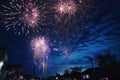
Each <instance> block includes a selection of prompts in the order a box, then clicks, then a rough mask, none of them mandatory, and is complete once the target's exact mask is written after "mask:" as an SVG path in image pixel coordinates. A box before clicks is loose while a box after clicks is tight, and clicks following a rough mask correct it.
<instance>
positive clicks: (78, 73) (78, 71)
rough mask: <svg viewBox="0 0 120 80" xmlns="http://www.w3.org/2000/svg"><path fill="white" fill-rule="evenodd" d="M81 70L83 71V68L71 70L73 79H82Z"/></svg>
mask: <svg viewBox="0 0 120 80" xmlns="http://www.w3.org/2000/svg"><path fill="white" fill-rule="evenodd" d="M81 70H82V67H73V68H71V72H70V74H71V77H72V79H74V78H75V79H77V80H79V79H81Z"/></svg>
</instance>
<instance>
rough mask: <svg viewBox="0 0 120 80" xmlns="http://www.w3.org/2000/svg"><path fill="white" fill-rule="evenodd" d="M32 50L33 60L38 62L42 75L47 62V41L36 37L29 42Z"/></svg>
mask: <svg viewBox="0 0 120 80" xmlns="http://www.w3.org/2000/svg"><path fill="white" fill-rule="evenodd" d="M31 46H32V50H33V51H34V60H35V61H37V60H39V62H40V63H39V64H41V66H42V69H43V73H44V72H45V71H46V70H47V61H48V56H49V54H48V53H49V46H48V41H47V40H46V39H45V37H38V38H36V39H33V40H32V41H31Z"/></svg>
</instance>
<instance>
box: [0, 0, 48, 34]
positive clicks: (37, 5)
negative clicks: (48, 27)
mask: <svg viewBox="0 0 120 80" xmlns="http://www.w3.org/2000/svg"><path fill="white" fill-rule="evenodd" d="M1 7H2V8H3V9H2V10H0V16H2V17H3V20H2V22H3V23H4V24H5V27H6V28H7V30H10V29H11V30H14V31H15V33H16V34H21V33H24V34H29V33H30V32H31V31H32V32H36V31H38V30H40V29H41V28H40V27H39V26H40V25H44V24H46V23H45V18H46V13H47V11H45V8H46V4H43V3H42V2H39V1H38V0H34V1H33V0H12V1H10V2H9V4H8V5H1Z"/></svg>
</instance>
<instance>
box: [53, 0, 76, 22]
mask: <svg viewBox="0 0 120 80" xmlns="http://www.w3.org/2000/svg"><path fill="white" fill-rule="evenodd" d="M53 9H54V10H55V13H56V14H57V15H55V17H56V18H62V17H65V16H67V17H68V18H71V17H72V16H73V15H75V13H76V11H77V6H76V3H75V1H73V0H60V1H58V2H57V4H56V5H55V6H54V7H53ZM57 20H60V19H57Z"/></svg>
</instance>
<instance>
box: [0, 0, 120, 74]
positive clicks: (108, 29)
mask: <svg viewBox="0 0 120 80" xmlns="http://www.w3.org/2000/svg"><path fill="white" fill-rule="evenodd" d="M0 1H1V0H0ZM0 3H1V2H0ZM119 5H120V0H97V1H95V3H94V6H95V9H94V11H93V13H91V14H90V15H89V19H88V20H87V22H85V24H84V25H82V26H81V25H80V24H79V25H77V27H79V28H80V31H79V33H77V34H74V35H73V34H72V33H71V32H70V31H69V32H68V33H66V34H69V35H72V37H67V38H66V37H65V36H64V35H63V34H61V33H64V32H62V31H61V33H59V34H54V31H53V30H54V26H53V25H48V26H47V27H49V28H50V29H49V30H48V32H47V30H46V31H45V32H44V31H43V32H42V33H41V32H39V33H32V34H30V35H28V36H24V35H16V34H14V31H12V30H10V31H7V30H6V29H5V28H4V26H3V24H2V23H0V47H7V48H8V59H9V61H8V63H9V64H21V65H23V71H24V73H27V74H33V66H34V63H33V62H34V61H33V51H32V50H31V45H30V41H31V39H33V38H34V37H36V36H41V35H42V36H46V37H48V39H49V42H50V43H51V52H50V53H49V60H48V71H47V75H48V76H49V75H54V74H56V73H57V72H58V73H63V71H64V70H65V69H69V68H71V67H75V66H82V67H83V70H85V69H87V68H90V67H91V64H90V62H89V61H88V59H86V58H85V56H90V57H92V58H93V60H94V65H95V66H97V63H96V60H95V55H96V54H101V53H104V52H105V51H107V50H110V51H111V53H112V54H115V55H116V57H117V60H118V61H119V60H120V54H119V53H120V42H119V41H120V36H119V35H120V22H119V21H120V8H119ZM47 27H46V26H45V28H44V29H46V28H47ZM72 27H73V28H74V26H73V25H72ZM54 48H57V49H58V51H55V50H53V49H54ZM65 51H67V52H68V53H69V54H68V55H65V54H64V53H65ZM36 75H37V76H41V75H42V70H41V69H39V68H38V65H36Z"/></svg>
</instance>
